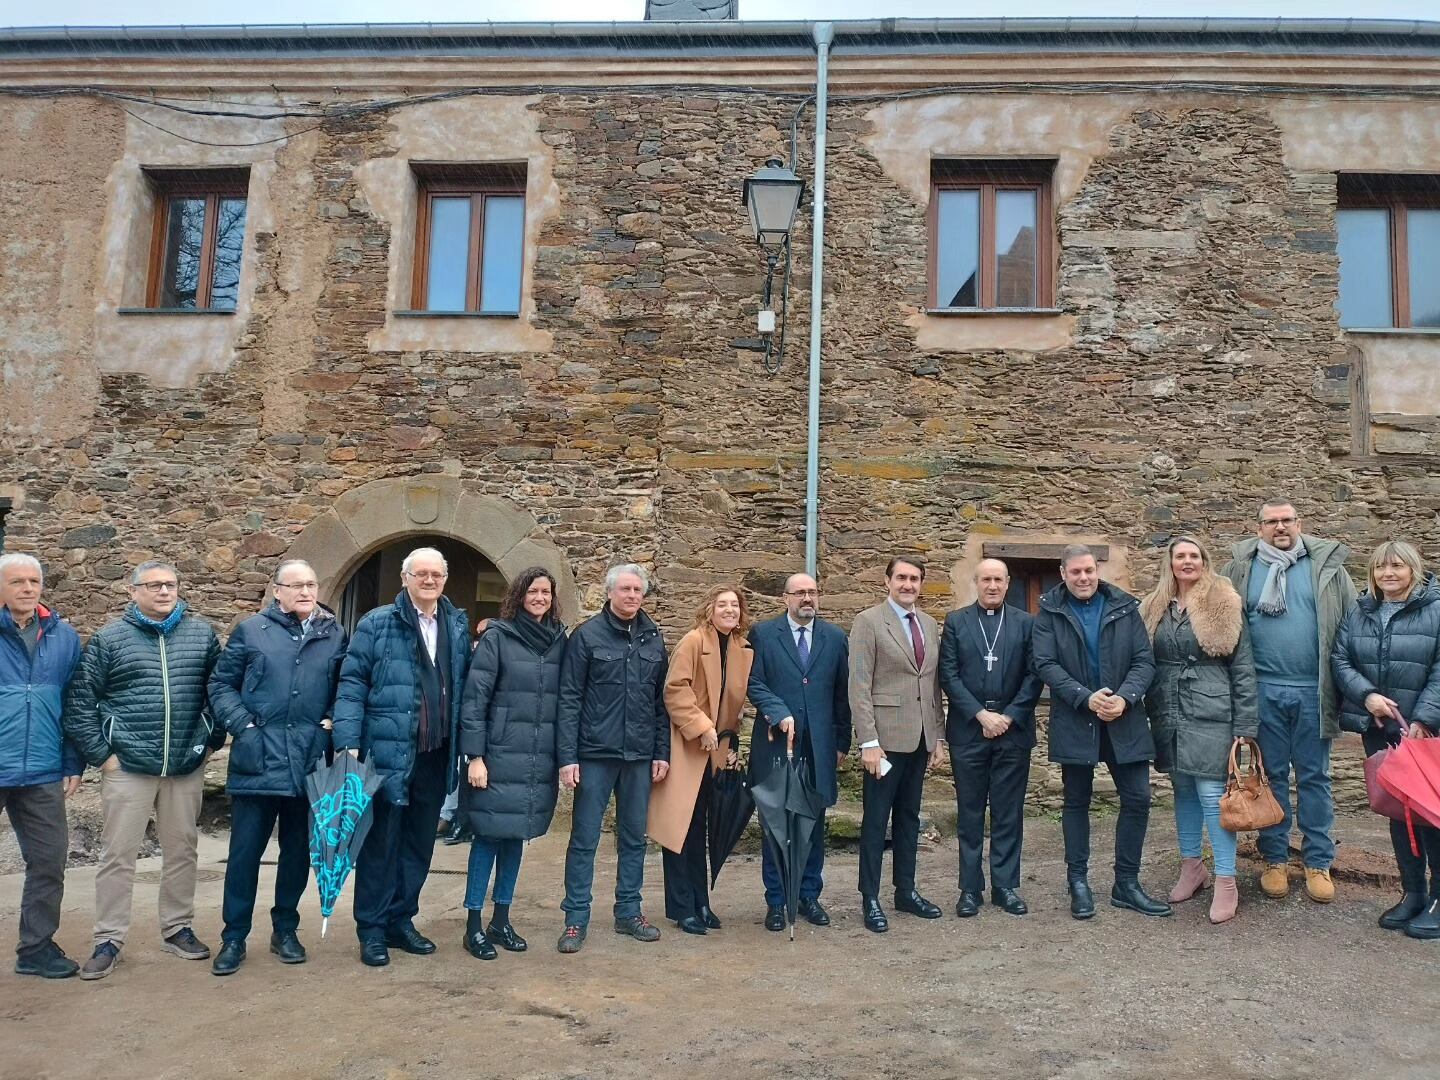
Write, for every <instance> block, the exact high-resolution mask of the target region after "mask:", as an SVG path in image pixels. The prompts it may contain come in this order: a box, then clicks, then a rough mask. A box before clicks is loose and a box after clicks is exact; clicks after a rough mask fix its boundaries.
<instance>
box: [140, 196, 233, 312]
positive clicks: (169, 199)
mask: <svg viewBox="0 0 1440 1080" xmlns="http://www.w3.org/2000/svg"><path fill="white" fill-rule="evenodd" d="M145 172H146V175H147V176H148V177H149V178H150V183H151V185H152V186H153V189H154V194H155V218H154V222H153V224H152V225H151V229H152V232H151V238H150V265H149V268H148V277H147V279H146V288H145V306H146V307H147V308H152V309H154V310H157V311H190V310H194V311H212V310H216V309H214V308H211V306H210V304H211V302H212V300H213V299H214V297H213V290H214V288H215V245H216V243H217V242H218V240H219V222H220V201H221V200H222V199H244V200H245V211H246V224H247V225H248V224H249V211H250V172H249V170H248V169H213V170H211V169H147V170H145ZM176 199H204V200H205V231H204V234H203V235H202V236H201V238H200V271H199V284H198V286H197V288H196V290H195V307H194V308H193V309H192V308H163V307H161V306H160V297H161V296H162V295H163V294H164V291H165V254H166V237H167V236H168V235H169V231H170V209H171V203H173V202H174V200H176ZM237 304H238V300H237ZM219 310H223V311H229V310H231V309H230V308H223V309H219Z"/></svg>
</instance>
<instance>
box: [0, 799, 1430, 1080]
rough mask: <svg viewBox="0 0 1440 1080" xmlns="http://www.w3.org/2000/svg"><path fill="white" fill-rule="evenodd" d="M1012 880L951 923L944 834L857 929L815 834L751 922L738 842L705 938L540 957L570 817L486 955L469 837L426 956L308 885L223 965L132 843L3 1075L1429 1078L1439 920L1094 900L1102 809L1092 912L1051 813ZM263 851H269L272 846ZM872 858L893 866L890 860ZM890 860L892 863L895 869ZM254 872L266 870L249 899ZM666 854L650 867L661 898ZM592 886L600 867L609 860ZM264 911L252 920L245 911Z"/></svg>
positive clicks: (215, 858)
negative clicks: (167, 923) (183, 950)
mask: <svg viewBox="0 0 1440 1080" xmlns="http://www.w3.org/2000/svg"><path fill="white" fill-rule="evenodd" d="M1378 826H1379V821H1378V819H1376V818H1374V817H1373V816H1372V815H1360V816H1355V817H1345V818H1342V820H1341V822H1340V824H1339V826H1338V829H1337V832H1338V834H1339V835H1340V836H1341V837H1342V838H1344V839H1345V840H1346V841H1347V843H1346V844H1345V850H1346V851H1347V852H1348V853H1349V854H1351V855H1355V854H1358V853H1361V852H1363V851H1366V850H1369V851H1372V852H1384V851H1386V850H1388V849H1387V847H1386V841H1385V837H1384V835H1383V833H1382V832H1381V831H1380V828H1379V827H1378ZM1027 829H1028V832H1027V839H1026V860H1025V867H1024V882H1023V892H1024V894H1025V895H1026V897H1027V899H1028V900H1029V903H1030V906H1031V910H1032V914H1031V915H1029V916H1027V917H1025V918H1019V919H1017V918H1013V917H1011V916H1008V915H1005V914H1003V913H1001V912H999V911H997V910H996V909H994V908H991V907H988V906H987V907H986V908H985V909H984V910H983V912H982V914H981V915H980V916H979V917H978V918H975V919H970V920H965V921H962V920H959V919H956V918H955V917H954V914H953V909H954V903H955V898H956V889H955V881H954V878H955V869H956V853H955V846H954V842H953V840H952V841H942V842H941V843H939V844H936V845H932V846H929V847H928V848H927V850H925V851H924V852H922V854H921V859H920V874H921V881H920V885H921V890H922V891H923V892H925V893H926V894H927V895H928V896H929V897H930V898H931V899H933V900H934V901H936V902H937V903H940V904H942V905H943V906H944V907H945V909H946V917H945V918H944V919H942V920H939V921H937V922H925V921H923V920H920V919H916V918H913V917H911V916H907V915H892V929H891V931H890V932H889V933H888V934H884V935H874V934H870V933H868V932H867V931H866V930H865V929H864V927H863V926H862V925H861V922H860V916H859V912H858V910H857V903H856V899H857V898H856V894H855V892H854V881H855V875H856V860H855V856H854V854H853V853H850V852H838V853H832V856H831V858H830V860H829V862H828V864H827V874H826V878H827V886H826V892H825V895H824V897H823V899H824V900H825V902H826V903H827V904H828V906H829V908H830V911H831V913H832V915H833V917H834V925H832V926H830V927H828V928H826V929H814V928H811V927H809V926H808V925H803V924H802V927H801V928H800V929H798V930H797V933H796V939H795V941H794V942H793V943H791V942H789V941H787V940H786V939H785V937H784V935H780V934H772V933H768V932H767V931H766V930H765V929H764V928H763V926H762V925H761V918H762V916H763V914H764V907H763V900H762V899H761V896H760V892H759V885H758V879H759V866H758V860H756V859H755V858H754V857H744V858H741V859H740V860H739V861H737V862H735V863H734V864H733V865H727V867H726V869H725V872H724V874H723V875H722V876H721V880H720V884H719V887H718V889H717V890H716V894H715V898H714V907H715V910H716V911H717V912H718V913H719V914H720V915H721V917H722V918H723V919H724V920H725V926H724V929H723V930H721V931H719V932H714V933H712V934H710V935H709V936H708V937H705V938H691V937H687V936H685V935H683V934H681V933H679V932H678V931H677V930H675V929H674V927H673V926H671V925H670V924H668V923H664V924H663V926H664V933H663V936H662V938H661V940H660V941H659V942H657V943H655V944H648V945H647V944H640V943H638V942H635V941H632V940H630V939H628V938H623V937H619V936H617V935H615V934H614V933H612V932H611V929H610V924H609V919H608V918H607V917H605V916H607V915H608V904H606V905H602V906H600V907H599V908H597V917H596V920H595V923H594V925H593V927H592V933H591V936H590V939H589V941H588V942H587V944H586V946H585V949H584V951H583V952H581V953H580V954H579V955H578V956H573V957H562V956H560V955H558V954H557V953H556V952H555V950H554V942H555V938H556V936H557V934H558V932H559V930H560V928H561V917H560V911H559V903H558V901H559V897H560V881H561V869H562V862H563V858H564V842H565V837H564V831H563V829H560V828H557V829H556V830H555V831H553V832H552V833H551V835H550V836H549V837H547V838H545V839H543V840H540V841H537V842H536V843H534V844H532V845H531V846H530V847H529V848H528V849H527V851H526V857H525V864H524V867H523V869H522V873H521V881H520V890H519V895H518V896H517V899H516V904H515V907H514V913H513V917H514V922H515V925H516V927H517V928H518V929H519V930H520V932H521V933H522V934H524V935H526V936H527V937H528V938H529V939H530V943H531V950H530V951H529V952H528V953H525V954H521V955H510V954H505V953H502V954H501V956H500V959H498V960H496V961H494V962H490V963H482V962H480V961H477V960H473V959H471V958H470V957H469V956H468V955H466V954H465V953H464V952H462V951H461V948H460V944H459V942H460V934H461V927H462V924H463V919H464V911H463V909H462V907H461V900H462V896H463V890H464V877H463V867H464V852H463V851H461V850H459V849H455V848H443V847H441V848H437V858H436V866H435V869H436V872H435V873H434V874H433V875H432V877H431V879H430V881H429V883H428V885H427V888H426V892H425V895H424V897H423V899H422V906H423V911H422V914H421V919H420V920H419V926H420V928H421V929H422V930H423V931H425V932H426V933H427V934H429V935H430V936H432V937H434V938H435V939H436V940H437V942H438V943H439V951H438V952H437V953H436V954H435V955H434V956H430V957H410V956H406V955H403V954H399V953H397V954H395V957H394V961H393V962H392V964H391V966H390V967H389V968H386V969H381V970H371V969H367V968H364V967H362V966H361V965H360V963H359V960H358V950H357V947H356V944H355V939H354V933H353V924H352V923H351V921H350V919H349V917H348V914H345V913H338V914H337V917H336V918H335V919H334V920H332V923H331V929H330V936H329V937H328V939H326V940H324V941H321V940H320V936H319V918H318V915H317V908H316V903H315V899H314V896H313V893H312V894H311V895H310V896H308V897H307V898H306V903H305V906H304V908H303V910H302V917H303V925H302V928H301V933H302V938H303V940H304V941H305V943H306V944H307V945H308V946H309V949H310V961H309V963H307V964H305V965H303V966H299V967H284V966H282V965H280V964H279V963H278V962H276V961H275V959H274V958H273V957H272V956H270V955H269V953H268V952H267V947H266V945H267V940H268V934H266V933H262V932H259V931H257V933H256V934H255V935H254V936H252V938H251V941H250V946H251V952H250V956H249V959H248V961H247V962H246V964H245V966H244V967H243V968H242V969H241V971H240V972H239V973H238V974H236V975H234V976H232V977H230V978H226V979H219V978H215V977H214V976H212V975H211V974H210V972H209V965H208V963H206V964H202V963H195V962H187V961H183V960H180V959H177V958H175V957H172V956H170V955H168V954H166V953H163V952H161V951H160V949H159V948H158V932H157V930H156V928H155V925H154V911H155V902H156V891H157V887H156V884H155V879H156V877H157V874H156V871H158V868H159V863H158V860H157V861H149V862H142V864H141V873H140V880H139V882H138V883H137V886H136V896H135V911H136V920H135V927H136V928H135V931H134V932H133V934H132V938H131V941H130V943H129V944H128V945H127V946H126V948H125V952H124V954H123V956H124V962H123V963H122V964H121V965H120V966H119V968H118V969H117V971H116V973H115V974H114V975H113V976H112V977H110V978H108V979H106V980H103V981H100V982H95V983H82V982H80V981H79V980H70V981H68V982H65V983H59V984H56V983H45V982H42V981H41V980H38V979H22V978H20V977H18V976H15V975H12V974H10V973H9V965H8V963H7V964H6V966H5V968H4V970H3V971H0V1077H5V1078H11V1077H14V1078H26V1080H29V1078H40V1077H104V1078H106V1080H111V1078H121V1077H146V1078H177V1080H178V1078H191V1077H211V1076H215V1077H221V1076H241V1077H287V1078H289V1077H293V1078H311V1077H337V1078H347V1080H370V1078H377V1080H378V1078H384V1080H401V1078H410V1077H414V1078H436V1080H439V1078H444V1080H453V1078H455V1077H506V1078H510V1077H514V1078H528V1077H535V1078H539V1077H615V1078H643V1080H660V1078H669V1077H724V1078H725V1080H742V1078H748V1077H779V1076H785V1077H804V1078H809V1077H814V1078H850V1077H854V1078H872V1077H893V1078H896V1080H901V1078H904V1080H912V1078H914V1080H918V1078H931V1077H934V1078H941V1077H947V1078H948V1077H984V1078H996V1077H1002V1078H1009V1077H1015V1078H1024V1080H1029V1078H1049V1077H1056V1078H1061V1077H1063V1078H1067V1080H1088V1078H1097V1080H1098V1078H1106V1080H1109V1078H1129V1077H1135V1078H1140V1077H1146V1078H1149V1077H1177V1078H1178V1077H1190V1076H1194V1077H1200V1078H1204V1080H1231V1078H1234V1080H1252V1078H1256V1077H1265V1078H1276V1080H1279V1078H1292V1077H1293V1078H1297V1080H1298V1078H1306V1080H1309V1078H1321V1077H1325V1078H1351V1077H1365V1078H1370V1077H1374V1078H1380V1080H1436V1077H1440V941H1437V942H1418V941H1412V940H1409V939H1406V938H1405V937H1403V936H1402V935H1399V934H1395V933H1388V932H1386V931H1383V930H1380V929H1379V928H1378V927H1377V926H1376V923H1375V920H1376V917H1377V916H1378V914H1379V913H1380V911H1381V910H1383V908H1384V907H1386V906H1387V905H1388V904H1389V903H1391V902H1392V899H1393V898H1392V895H1391V890H1390V889H1389V888H1388V887H1384V886H1376V885H1373V884H1369V883H1367V882H1366V880H1365V878H1364V875H1356V877H1355V879H1354V880H1348V881H1341V882H1340V883H1339V885H1338V889H1337V897H1336V901H1335V903H1334V904H1332V905H1330V906H1328V907H1326V906H1321V905H1317V904H1315V903H1312V902H1311V901H1309V900H1308V899H1306V898H1305V897H1304V895H1303V890H1301V889H1300V888H1299V887H1298V884H1297V888H1296V891H1295V892H1294V893H1292V895H1291V897H1290V898H1289V899H1288V900H1285V901H1278V902H1277V901H1271V900H1267V899H1265V898H1263V897H1261V896H1260V895H1259V893H1258V889H1257V887H1256V885H1255V883H1254V879H1253V868H1252V869H1251V872H1250V873H1248V874H1245V875H1242V876H1243V878H1244V880H1243V881H1242V906H1241V911H1240V916H1239V918H1238V919H1237V920H1236V921H1235V922H1234V923H1231V924H1229V925H1226V926H1222V927H1213V926H1211V925H1210V924H1209V922H1208V921H1207V919H1206V917H1205V916H1206V907H1207V904H1208V900H1200V901H1194V902H1191V903H1189V904H1185V905H1183V906H1181V907H1180V908H1179V909H1178V910H1177V914H1176V916H1175V917H1174V918H1170V919H1147V918H1144V917H1142V916H1139V915H1135V914H1133V913H1129V912H1123V911H1119V910H1116V909H1113V908H1110V907H1109V906H1108V905H1105V904H1103V898H1104V892H1105V891H1108V887H1109V883H1110V874H1109V871H1108V868H1107V866H1108V858H1107V853H1108V852H1109V850H1110V847H1109V835H1108V834H1109V832H1110V827H1109V823H1108V822H1102V823H1100V824H1099V825H1098V826H1097V828H1096V830H1095V847H1096V851H1095V859H1094V865H1095V867H1096V870H1095V872H1094V873H1093V874H1092V884H1093V885H1094V886H1095V887H1096V892H1097V894H1099V896H1100V898H1101V899H1102V906H1101V908H1100V912H1099V914H1098V915H1097V917H1096V918H1095V919H1094V920H1092V921H1091V922H1089V923H1077V922H1074V921H1073V920H1072V919H1071V918H1070V917H1069V915H1068V911H1067V909H1066V907H1065V897H1064V892H1063V879H1064V872H1063V860H1062V859H1061V856H1060V851H1061V845H1060V836H1059V826H1058V824H1057V823H1055V822H1053V821H1051V820H1048V819H1044V818H1041V819H1033V820H1032V821H1030V822H1029V823H1028V826H1027ZM271 854H272V856H273V851H272V853H271ZM224 855H225V847H224V841H223V838H221V839H216V838H210V837H207V838H205V839H204V840H203V843H202V850H201V867H202V870H201V874H202V879H203V880H202V881H201V883H200V887H199V894H198V898H197V908H198V911H199V917H198V919H197V926H196V930H197V932H198V933H199V934H200V936H201V938H202V939H203V940H205V941H207V942H209V943H210V944H211V945H212V946H215V945H217V944H218V938H219V929H220V919H219V908H220V889H221V877H222V875H223V864H222V863H221V861H220V860H222V859H223V858H224ZM887 865H888V860H887ZM1177 866H1178V859H1177V856H1176V855H1175V854H1174V850H1173V826H1172V825H1171V824H1170V822H1169V820H1168V815H1167V814H1164V813H1162V812H1158V811H1157V813H1156V815H1155V820H1154V823H1153V825H1152V830H1151V839H1150V841H1149V843H1148V844H1147V861H1146V867H1145V874H1144V879H1145V881H1146V883H1147V884H1148V885H1151V886H1153V887H1154V889H1162V888H1168V886H1169V884H1170V882H1171V879H1172V877H1173V875H1174V872H1175V869H1176V867H1177ZM887 873H888V871H887ZM271 874H273V869H267V871H266V875H265V877H263V878H262V898H263V896H264V890H265V888H266V887H267V886H268V884H269V882H270V880H271V878H270V875H271ZM20 882H21V879H20V877H19V875H9V876H5V877H0V940H3V941H5V942H6V943H7V945H8V943H9V942H13V940H14V937H15V933H16V911H17V907H18V902H19V891H20ZM660 882H661V875H660V865H659V857H658V855H656V854H653V853H652V855H651V856H650V858H649V861H648V862H647V865H646V896H647V899H648V905H647V909H648V910H649V911H650V913H652V914H653V915H655V916H656V917H658V916H659V914H660V910H661V902H660V891H661V888H660ZM596 884H597V889H596V893H597V896H599V897H604V896H607V895H608V893H609V890H610V889H611V887H612V884H613V854H612V853H611V852H610V851H606V852H604V853H602V858H601V862H600V866H599V868H598V871H597V882H596ZM92 901H93V868H90V867H80V868H76V869H73V870H72V871H71V873H70V876H69V880H68V891H67V895H66V914H65V921H64V925H63V926H62V929H61V933H60V938H59V940H60V943H61V944H62V945H63V946H64V947H65V948H66V950H67V951H69V952H70V953H71V954H72V955H75V956H83V955H85V954H86V953H88V946H89V933H88V931H89V925H90V917H91V909H92ZM263 907H264V905H263V903H262V905H261V910H260V911H257V916H258V918H257V925H260V926H263V925H264V923H265V919H264V915H263Z"/></svg>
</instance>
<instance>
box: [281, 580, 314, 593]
mask: <svg viewBox="0 0 1440 1080" xmlns="http://www.w3.org/2000/svg"><path fill="white" fill-rule="evenodd" d="M275 587H276V588H277V589H294V590H295V591H296V592H314V591H315V590H316V589H318V588H320V583H319V582H318V581H277V582H276V583H275Z"/></svg>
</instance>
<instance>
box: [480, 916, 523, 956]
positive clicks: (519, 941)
mask: <svg viewBox="0 0 1440 1080" xmlns="http://www.w3.org/2000/svg"><path fill="white" fill-rule="evenodd" d="M485 933H486V936H488V937H489V938H490V940H491V941H493V942H495V944H497V945H499V946H500V947H501V948H502V949H504V950H505V951H506V952H524V951H525V950H526V949H528V948H529V947H530V943H529V942H528V941H526V940H525V939H524V938H523V937H521V936H520V935H519V934H517V933H516V932H515V928H514V927H513V926H511V925H510V924H509V923H508V922H507V923H505V924H504V925H503V926H502V925H500V924H499V923H493V922H492V923H491V924H490V925H489V927H487V928H486V930H485Z"/></svg>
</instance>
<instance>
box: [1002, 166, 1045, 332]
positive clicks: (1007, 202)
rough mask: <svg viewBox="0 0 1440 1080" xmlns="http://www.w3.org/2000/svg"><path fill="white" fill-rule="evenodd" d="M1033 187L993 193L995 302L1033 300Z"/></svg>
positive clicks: (1006, 303) (1023, 303)
mask: <svg viewBox="0 0 1440 1080" xmlns="http://www.w3.org/2000/svg"><path fill="white" fill-rule="evenodd" d="M1037 202H1038V200H1037V197H1036V193H1035V192H1034V191H997V192H996V193H995V273H996V277H995V305H996V306H997V307H1013V308H1028V307H1034V306H1035V304H1036V295H1035V293H1036V288H1035V251H1036V244H1035V219H1036V217H1037V215H1038V210H1037Z"/></svg>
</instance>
